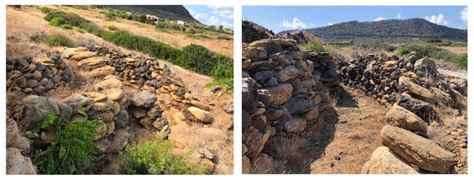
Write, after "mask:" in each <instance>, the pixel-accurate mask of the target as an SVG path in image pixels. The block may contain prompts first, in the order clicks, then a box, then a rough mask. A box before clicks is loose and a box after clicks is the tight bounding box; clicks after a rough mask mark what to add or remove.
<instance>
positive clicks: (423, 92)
mask: <svg viewBox="0 0 474 179" xmlns="http://www.w3.org/2000/svg"><path fill="white" fill-rule="evenodd" d="M398 85H399V86H400V87H401V88H402V89H403V90H405V91H407V92H408V93H410V94H412V95H414V96H417V97H420V98H422V99H424V100H427V101H431V102H436V101H434V100H435V96H434V94H433V93H432V92H431V91H430V90H429V89H426V88H424V87H422V86H420V85H418V84H416V83H414V82H412V81H411V80H410V78H408V77H405V76H400V78H399V79H398Z"/></svg>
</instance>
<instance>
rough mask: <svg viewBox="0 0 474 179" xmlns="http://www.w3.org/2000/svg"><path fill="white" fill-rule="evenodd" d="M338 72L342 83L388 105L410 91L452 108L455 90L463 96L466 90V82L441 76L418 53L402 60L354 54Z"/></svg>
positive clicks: (340, 64)
mask: <svg viewBox="0 0 474 179" xmlns="http://www.w3.org/2000/svg"><path fill="white" fill-rule="evenodd" d="M338 73H339V77H340V79H341V81H342V82H343V84H345V85H347V86H351V87H356V88H359V89H362V90H363V91H364V92H365V94H366V95H367V96H372V97H373V98H375V99H378V100H379V101H381V102H383V103H387V104H393V103H395V102H396V101H397V100H398V98H399V96H400V94H401V93H402V92H403V91H405V90H408V92H409V93H411V94H412V95H421V96H420V97H421V98H423V99H425V100H426V101H428V102H433V103H444V104H448V103H449V104H448V105H452V104H455V100H456V94H455V92H454V91H453V89H456V91H457V92H459V93H461V94H464V95H466V93H465V91H466V89H467V81H462V80H461V81H460V80H459V79H456V80H454V79H449V78H442V77H440V76H439V74H438V72H437V70H436V65H435V63H434V62H433V61H432V60H431V59H429V58H422V57H420V56H419V55H417V54H416V53H412V54H410V55H408V56H407V57H401V58H400V57H397V56H395V55H393V56H388V55H386V54H372V53H365V54H354V55H353V57H352V59H351V60H350V61H349V62H346V61H338ZM400 78H402V79H400ZM419 78H424V79H425V80H418V79H419ZM408 79H409V80H408Z"/></svg>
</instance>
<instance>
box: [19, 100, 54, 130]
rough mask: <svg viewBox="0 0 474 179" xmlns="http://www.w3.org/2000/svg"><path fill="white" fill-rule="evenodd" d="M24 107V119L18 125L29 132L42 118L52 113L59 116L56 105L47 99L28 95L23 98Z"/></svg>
mask: <svg viewBox="0 0 474 179" xmlns="http://www.w3.org/2000/svg"><path fill="white" fill-rule="evenodd" d="M23 104H24V105H25V110H24V118H23V119H22V120H21V121H19V124H20V125H21V126H23V127H24V128H25V129H27V130H31V129H33V128H35V127H36V126H38V125H40V124H41V122H43V119H44V117H45V116H46V115H47V114H48V113H50V112H52V113H56V114H57V115H60V111H59V106H58V103H57V102H56V101H54V100H52V99H50V98H48V97H42V96H36V95H29V96H26V97H25V98H23Z"/></svg>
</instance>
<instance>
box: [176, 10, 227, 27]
mask: <svg viewBox="0 0 474 179" xmlns="http://www.w3.org/2000/svg"><path fill="white" fill-rule="evenodd" d="M184 7H186V9H188V11H189V13H191V15H192V16H193V17H194V18H195V19H196V20H198V21H199V22H201V23H203V24H206V25H214V26H219V25H223V26H224V27H227V28H233V23H234V9H233V7H232V6H197V5H191V6H187V5H185V6H184Z"/></svg>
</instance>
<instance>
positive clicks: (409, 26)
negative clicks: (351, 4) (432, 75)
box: [279, 18, 467, 42]
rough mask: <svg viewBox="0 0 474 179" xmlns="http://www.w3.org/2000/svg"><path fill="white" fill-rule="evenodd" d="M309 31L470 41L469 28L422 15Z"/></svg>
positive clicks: (329, 36) (340, 36) (327, 36)
mask: <svg viewBox="0 0 474 179" xmlns="http://www.w3.org/2000/svg"><path fill="white" fill-rule="evenodd" d="M305 31H308V32H310V33H312V34H313V35H315V36H318V37H321V38H323V39H324V40H326V41H328V42H340V41H347V40H353V41H354V42H361V41H362V42H363V41H367V40H383V41H388V42H406V41H420V40H433V39H443V40H450V41H462V42H466V41H467V30H461V29H454V28H450V27H446V26H441V25H437V24H434V23H431V22H429V21H427V20H425V19H421V18H415V19H406V20H382V21H375V22H374V21H372V22H358V21H349V22H343V23H339V24H334V25H331V26H326V27H319V28H311V29H306V30H305ZM286 32H288V31H284V32H280V33H279V34H284V33H286Z"/></svg>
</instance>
